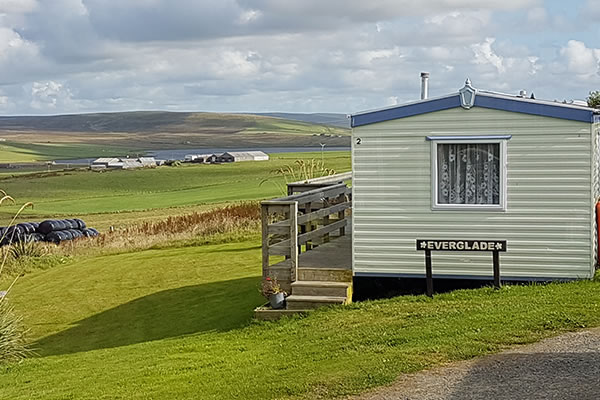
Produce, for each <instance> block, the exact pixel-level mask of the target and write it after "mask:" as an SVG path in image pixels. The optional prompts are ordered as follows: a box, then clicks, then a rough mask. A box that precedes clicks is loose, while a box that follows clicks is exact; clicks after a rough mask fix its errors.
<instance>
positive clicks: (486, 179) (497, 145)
mask: <svg viewBox="0 0 600 400" xmlns="http://www.w3.org/2000/svg"><path fill="white" fill-rule="evenodd" d="M505 160H506V140H499V139H496V140H491V139H490V140H486V139H479V140H474V139H463V140H443V139H439V138H438V139H437V140H432V183H433V187H432V208H433V209H438V210H444V209H446V210H455V209H482V210H500V211H501V210H505V209H506V161H505Z"/></svg>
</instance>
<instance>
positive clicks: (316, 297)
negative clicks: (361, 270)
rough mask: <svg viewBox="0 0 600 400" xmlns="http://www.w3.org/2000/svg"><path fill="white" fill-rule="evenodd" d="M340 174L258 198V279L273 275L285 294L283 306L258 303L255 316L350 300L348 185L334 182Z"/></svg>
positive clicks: (281, 314) (280, 313) (350, 204)
mask: <svg viewBox="0 0 600 400" xmlns="http://www.w3.org/2000/svg"><path fill="white" fill-rule="evenodd" d="M346 175H347V174H346ZM346 178H347V177H346V176H345V175H344V176H341V177H339V176H338V177H337V178H336V177H333V180H332V182H330V183H328V182H326V181H322V180H319V181H318V182H306V183H295V184H292V185H289V186H288V190H289V192H288V193H290V195H289V196H287V197H283V198H280V199H275V200H268V201H263V202H262V203H261V207H262V233H263V236H262V241H263V243H262V255H263V279H276V280H277V282H278V283H279V284H280V285H281V287H282V288H283V290H284V291H285V292H287V294H288V297H287V298H286V308H285V309H284V310H271V309H269V308H268V307H261V308H259V309H257V310H256V313H255V315H256V316H257V317H258V318H262V319H274V318H278V317H279V316H283V315H289V314H290V313H293V312H305V311H308V310H309V309H313V308H317V307H320V306H324V305H331V304H346V303H349V302H351V301H352V237H351V231H352V230H351V227H350V221H351V211H352V189H351V188H349V187H348V186H347V185H346V184H345V183H343V182H340V179H342V180H345V179H346ZM282 256H283V257H285V259H284V260H283V261H281V257H282ZM273 257H278V259H273ZM271 261H274V262H275V263H274V264H271Z"/></svg>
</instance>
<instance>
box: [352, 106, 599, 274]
mask: <svg viewBox="0 0 600 400" xmlns="http://www.w3.org/2000/svg"><path fill="white" fill-rule="evenodd" d="M591 128H592V126H591V124H586V123H583V122H574V121H566V120H561V119H555V118H549V117H539V116H532V115H526V114H519V113H511V112H505V111H497V110H489V109H483V108H473V109H471V110H463V109H452V110H445V111H438V112H433V113H429V114H423V115H418V116H414V117H408V118H403V119H399V120H394V121H387V122H382V123H378V124H372V125H366V126H362V127H358V128H355V129H354V130H353V135H354V139H355V140H353V149H352V156H353V203H354V204H353V218H354V220H353V242H354V243H353V263H354V272H355V273H356V274H374V275H377V274H381V275H387V274H396V275H412V274H414V275H422V274H424V255H423V252H422V251H416V250H415V239H417V238H423V239H429V238H432V239H499V240H500V239H502V240H507V241H508V251H507V252H506V253H502V254H501V257H500V258H501V273H502V275H503V276H504V277H514V278H586V277H590V276H591V274H592V271H593V265H592V264H593V250H594V246H593V238H592V235H591V234H590V233H591V232H592V231H593V221H592V220H593V212H592V208H593V205H592V199H591V196H592V189H591V185H592V182H591V180H592V170H591V165H592V162H593V161H592V148H593V143H594V142H593V141H592V140H591V137H590V135H591ZM499 134H503V135H504V134H510V135H512V139H510V140H509V141H508V150H507V155H508V170H507V172H508V188H507V190H508V204H507V211H506V212H481V211H432V210H431V198H430V197H431V162H430V157H431V152H430V149H431V148H430V146H431V143H430V142H427V141H426V140H425V137H426V136H428V135H499ZM357 138H360V140H361V144H360V145H357V144H356V139H357ZM433 270H434V276H435V275H437V276H439V275H452V276H491V275H492V262H491V254H490V253H466V252H465V253H444V252H434V254H433Z"/></svg>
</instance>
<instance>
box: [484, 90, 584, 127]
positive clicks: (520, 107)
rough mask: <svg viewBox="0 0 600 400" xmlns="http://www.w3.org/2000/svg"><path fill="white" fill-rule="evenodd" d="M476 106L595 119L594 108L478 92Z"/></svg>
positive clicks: (541, 114) (572, 118)
mask: <svg viewBox="0 0 600 400" xmlns="http://www.w3.org/2000/svg"><path fill="white" fill-rule="evenodd" d="M475 107H483V108H492V109H494V110H503V111H512V112H518V113H523V114H531V115H540V116H543V117H553V118H560V119H568V120H571V121H581V122H587V123H591V122H593V120H594V112H593V111H592V110H583V109H577V108H570V107H562V106H559V105H556V106H555V105H552V104H542V103H534V102H528V101H519V100H512V99H503V98H499V97H491V96H486V95H482V94H479V93H477V95H476V96H475Z"/></svg>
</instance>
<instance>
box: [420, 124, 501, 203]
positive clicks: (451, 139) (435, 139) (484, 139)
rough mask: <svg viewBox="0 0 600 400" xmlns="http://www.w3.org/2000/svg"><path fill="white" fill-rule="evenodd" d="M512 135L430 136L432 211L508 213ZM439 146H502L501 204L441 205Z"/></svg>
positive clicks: (428, 138)
mask: <svg viewBox="0 0 600 400" xmlns="http://www.w3.org/2000/svg"><path fill="white" fill-rule="evenodd" d="M510 138H511V136H510V135H502V136H428V137H427V140H429V141H431V209H432V210H434V211H466V210H469V211H506V205H507V187H508V179H507V154H506V153H507V142H508V140H509V139H510ZM439 144H499V145H500V160H499V161H500V194H499V197H500V198H499V200H500V204H439V203H438V157H437V149H438V145H439Z"/></svg>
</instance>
